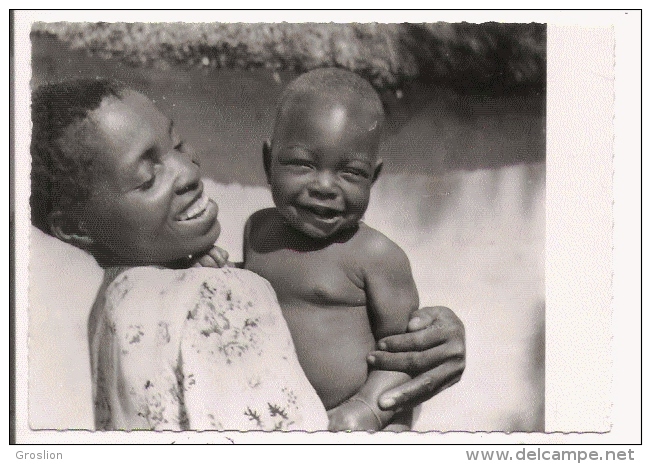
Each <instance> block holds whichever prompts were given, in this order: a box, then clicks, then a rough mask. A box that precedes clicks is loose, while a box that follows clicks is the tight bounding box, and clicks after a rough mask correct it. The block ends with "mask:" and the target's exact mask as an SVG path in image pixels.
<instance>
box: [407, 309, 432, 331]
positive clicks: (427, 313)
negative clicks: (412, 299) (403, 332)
mask: <svg viewBox="0 0 651 464" xmlns="http://www.w3.org/2000/svg"><path fill="white" fill-rule="evenodd" d="M437 312H438V311H437V309H436V308H435V307H434V308H433V307H427V308H420V309H417V310H416V311H414V312H413V313H411V316H410V317H409V325H408V326H407V330H408V331H409V332H416V331H418V330H421V329H424V328H426V327H428V326H430V325H432V323H433V322H434V320H435V319H436V313H437Z"/></svg>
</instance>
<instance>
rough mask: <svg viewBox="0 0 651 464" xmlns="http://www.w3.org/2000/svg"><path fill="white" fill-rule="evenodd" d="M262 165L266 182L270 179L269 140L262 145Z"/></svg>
mask: <svg viewBox="0 0 651 464" xmlns="http://www.w3.org/2000/svg"><path fill="white" fill-rule="evenodd" d="M262 164H263V165H264V172H265V174H267V181H269V178H270V177H271V141H270V140H269V139H267V140H265V141H264V143H263V144H262Z"/></svg>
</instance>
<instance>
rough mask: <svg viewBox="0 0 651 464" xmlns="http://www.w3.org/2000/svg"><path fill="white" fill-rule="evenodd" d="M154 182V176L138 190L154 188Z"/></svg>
mask: <svg viewBox="0 0 651 464" xmlns="http://www.w3.org/2000/svg"><path fill="white" fill-rule="evenodd" d="M155 181H156V176H151V178H150V179H149V180H148V181H147V182H143V183H142V184H140V185H139V186H138V190H143V191H144V190H149V189H150V188H152V187H153V186H154V182H155Z"/></svg>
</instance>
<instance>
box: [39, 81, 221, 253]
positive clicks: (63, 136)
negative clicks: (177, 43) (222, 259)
mask: <svg viewBox="0 0 651 464" xmlns="http://www.w3.org/2000/svg"><path fill="white" fill-rule="evenodd" d="M32 123H33V128H32V143H31V156H32V195H31V198H30V206H31V211H32V223H33V224H34V225H35V226H36V227H38V228H40V229H41V230H43V231H44V232H46V233H48V234H51V235H54V236H56V237H57V238H59V239H61V240H63V241H65V242H67V243H70V244H72V245H75V246H77V247H79V248H83V249H86V250H88V251H90V252H91V253H92V254H93V255H94V256H95V257H96V259H97V260H98V261H99V262H100V263H102V264H107V265H109V264H123V265H138V264H171V263H174V262H176V261H178V260H181V259H183V258H185V257H187V256H188V255H191V254H196V253H200V252H202V251H205V250H207V249H209V248H210V247H211V246H212V245H213V243H214V242H215V240H217V237H218V236H219V232H220V226H219V222H218V221H217V205H216V204H215V203H214V202H212V201H211V200H209V199H208V197H207V196H206V195H205V193H204V192H203V183H202V182H201V179H200V177H199V167H198V164H197V163H196V162H195V161H194V160H193V156H194V153H193V151H192V150H191V148H189V147H188V146H187V145H186V144H185V143H184V142H183V140H182V139H180V138H179V136H178V135H177V134H176V131H175V130H174V124H173V122H172V121H171V120H170V119H169V118H168V117H166V116H165V115H163V114H162V113H161V112H160V111H159V110H158V109H157V108H156V107H155V106H154V104H153V103H152V102H151V101H150V100H149V99H148V98H147V97H145V96H144V95H142V94H141V93H138V92H136V91H134V90H130V89H128V88H126V87H124V86H122V85H120V84H118V83H115V82H113V81H110V80H94V79H82V80H76V81H68V82H63V83H58V84H50V85H46V86H43V87H40V88H39V89H37V90H36V91H34V93H33V94H32Z"/></svg>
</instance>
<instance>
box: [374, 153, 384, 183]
mask: <svg viewBox="0 0 651 464" xmlns="http://www.w3.org/2000/svg"><path fill="white" fill-rule="evenodd" d="M383 165H384V162H383V161H382V158H378V159H377V161H376V162H375V167H374V168H373V182H375V181H376V180H377V178H378V177H380V173H381V172H382V166H383Z"/></svg>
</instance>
